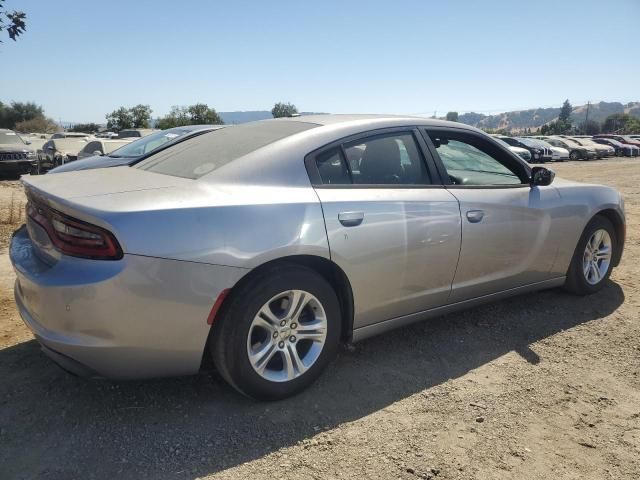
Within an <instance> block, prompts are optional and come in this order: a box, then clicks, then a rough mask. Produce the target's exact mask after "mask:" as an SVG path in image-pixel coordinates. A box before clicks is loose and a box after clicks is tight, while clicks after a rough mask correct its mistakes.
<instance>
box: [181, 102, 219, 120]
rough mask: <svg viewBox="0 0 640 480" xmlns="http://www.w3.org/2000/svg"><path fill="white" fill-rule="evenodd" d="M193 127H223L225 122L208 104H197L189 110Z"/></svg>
mask: <svg viewBox="0 0 640 480" xmlns="http://www.w3.org/2000/svg"><path fill="white" fill-rule="evenodd" d="M187 112H188V113H189V121H190V124H191V125H223V124H224V121H223V120H222V118H221V117H220V115H218V112H216V110H215V109H214V108H209V106H208V105H207V104H206V103H196V104H195V105H191V106H189V107H188V108H187Z"/></svg>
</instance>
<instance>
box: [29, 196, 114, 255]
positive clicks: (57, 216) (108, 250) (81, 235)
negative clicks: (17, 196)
mask: <svg viewBox="0 0 640 480" xmlns="http://www.w3.org/2000/svg"><path fill="white" fill-rule="evenodd" d="M27 215H28V216H29V218H31V219H32V220H33V221H34V222H36V223H37V224H38V225H40V226H41V227H42V228H43V229H44V230H45V231H46V232H47V235H49V238H50V239H51V243H52V244H53V246H54V247H55V248H56V249H57V250H58V251H60V252H61V253H63V254H65V255H71V256H73V257H83V258H92V259H96V260H119V259H121V258H122V249H121V248H120V245H119V244H118V241H117V240H116V239H115V237H114V236H113V234H112V233H111V232H109V231H107V230H105V229H104V228H101V227H97V226H95V225H91V224H90V223H86V222H83V221H82V220H77V219H75V218H71V217H69V216H67V215H64V214H62V213H60V212H58V211H56V210H53V209H51V208H48V207H43V206H39V205H34V204H33V203H32V202H29V203H27Z"/></svg>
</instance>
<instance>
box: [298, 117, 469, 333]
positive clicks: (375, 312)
mask: <svg viewBox="0 0 640 480" xmlns="http://www.w3.org/2000/svg"><path fill="white" fill-rule="evenodd" d="M424 148H426V144H425V143H424V139H422V137H421V135H420V133H419V131H418V130H417V129H413V128H403V129H391V130H382V131H376V132H375V133H373V132H371V133H367V134H364V135H358V136H356V137H350V138H348V139H346V140H344V141H341V142H337V143H335V144H332V145H329V146H327V147H325V148H323V149H321V150H320V151H318V152H315V153H313V154H311V155H309V156H308V157H307V169H308V170H309V173H310V176H311V178H312V182H313V184H314V186H315V189H316V192H317V194H318V197H319V198H320V201H321V203H322V209H323V213H324V217H325V224H326V228H327V235H328V239H329V247H330V250H331V258H332V259H333V261H334V262H336V263H337V264H338V265H339V266H340V267H341V268H342V269H343V270H344V272H345V273H346V274H347V276H348V278H349V280H350V282H351V286H352V290H353V296H354V304H355V305H354V306H355V319H354V328H359V327H363V326H365V325H370V324H373V323H377V322H380V321H383V320H387V319H391V318H394V317H399V316H402V315H407V314H411V313H415V312H419V311H422V310H427V309H429V308H433V307H437V306H440V305H443V304H445V303H446V302H447V299H448V297H449V294H450V290H451V282H452V280H453V276H454V273H455V268H456V264H457V262H458V254H459V251H460V210H459V207H458V201H457V200H456V198H455V197H454V196H453V195H452V194H451V193H449V192H448V191H447V190H446V188H444V187H443V186H442V185H439V183H440V182H439V180H438V181H434V177H436V178H437V175H438V174H437V171H436V170H435V167H434V165H433V163H432V161H431V162H430V163H429V162H427V161H426V159H425V157H424Z"/></svg>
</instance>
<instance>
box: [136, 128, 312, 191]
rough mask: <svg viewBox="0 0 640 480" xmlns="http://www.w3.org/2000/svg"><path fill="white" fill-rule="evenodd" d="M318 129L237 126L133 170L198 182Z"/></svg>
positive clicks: (164, 153) (193, 141)
mask: <svg viewBox="0 0 640 480" xmlns="http://www.w3.org/2000/svg"><path fill="white" fill-rule="evenodd" d="M316 126H317V125H316V124H315V123H307V122H296V121H286V122H280V121H262V122H253V123H245V124H241V125H234V126H231V127H226V128H222V129H220V130H217V131H216V132H215V133H214V134H212V135H201V136H199V137H196V138H194V139H191V140H189V141H188V142H182V143H179V144H178V145H173V146H171V147H169V148H167V149H165V150H163V151H162V152H159V153H157V154H155V155H152V156H151V157H149V158H147V159H145V160H143V161H142V162H140V163H138V164H137V165H135V167H134V168H140V169H142V170H149V171H151V172H156V173H162V174H165V175H173V176H175V177H183V178H191V179H194V180H195V179H197V178H200V177H202V176H203V175H206V174H207V173H210V172H212V171H214V170H215V169H217V168H220V167H222V166H224V165H226V164H227V163H229V162H231V161H233V160H235V159H237V158H240V157H243V156H245V155H247V154H249V153H251V152H253V151H255V150H258V149H259V148H262V147H264V146H266V145H269V144H270V143H273V142H276V141H278V140H282V139H283V138H286V137H289V136H291V135H294V134H296V133H299V132H303V131H305V130H309V129H310V128H313V127H316Z"/></svg>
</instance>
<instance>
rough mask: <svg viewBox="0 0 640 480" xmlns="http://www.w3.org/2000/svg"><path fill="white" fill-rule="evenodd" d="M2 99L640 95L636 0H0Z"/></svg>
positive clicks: (475, 105) (337, 109)
mask: <svg viewBox="0 0 640 480" xmlns="http://www.w3.org/2000/svg"><path fill="white" fill-rule="evenodd" d="M6 6H7V7H8V8H10V9H12V8H16V9H21V10H23V11H25V12H26V13H27V15H28V25H27V32H26V34H25V35H24V36H23V37H21V38H20V39H19V40H18V41H17V42H16V43H14V42H12V41H10V40H9V39H8V38H6V33H4V32H3V35H4V36H3V38H2V40H3V42H4V43H2V44H0V100H2V101H3V102H5V103H6V102H8V101H11V100H19V101H35V102H37V103H39V104H42V105H43V106H44V108H45V111H46V113H47V114H48V115H49V116H51V117H53V118H54V119H56V120H58V119H61V120H63V121H75V122H85V121H97V122H100V123H104V121H105V120H104V115H105V114H106V113H107V112H110V111H112V110H114V109H115V108H117V107H118V106H120V105H125V106H130V105H134V104H137V103H147V104H149V105H151V107H152V108H153V111H154V112H153V116H154V117H155V116H160V115H163V114H165V113H167V111H168V110H169V108H170V107H171V106H172V105H185V104H191V103H195V102H205V103H207V104H209V105H210V106H213V107H214V108H216V109H217V110H219V111H229V110H266V109H270V108H271V107H272V106H273V103H274V102H276V101H279V100H285V101H290V102H293V103H295V104H296V105H297V106H298V108H299V109H301V110H305V111H322V112H334V113H346V112H353V113H371V112H376V113H405V114H407V113H423V114H429V115H431V114H432V113H433V112H434V110H437V111H438V115H444V113H445V112H446V111H447V110H456V111H460V112H463V111H470V110H473V111H478V112H484V113H497V112H501V111H505V110H513V109H522V108H528V107H542V106H559V105H560V103H561V102H562V101H563V100H564V99H565V98H569V99H570V100H571V101H572V103H574V104H580V103H583V102H586V101H587V100H591V101H599V100H607V101H623V102H627V101H632V100H640V49H639V48H638V45H639V43H638V41H637V34H638V32H640V0H607V1H605V0H527V1H514V0H504V1H502V0H501V1H498V0H496V1H492V0H484V1H478V0H448V1H440V0H438V1H435V0H434V1H428V0H416V1H409V0H393V1H389V0H385V1H374V0H368V1H346V0H341V1H333V0H318V1H314V2H311V1H300V0H298V1H278V0H271V1H251V2H249V1H235V0H234V1H229V0H227V1H213V0H212V1H204V0H203V1H195V0H194V1H190V0H182V1H176V0H173V1H163V0H148V1H144V0H136V1H132V0H128V1H125V0H109V1H100V2H98V1H92V0H76V1H73V0H56V1H44V0H7V3H6Z"/></svg>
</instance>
